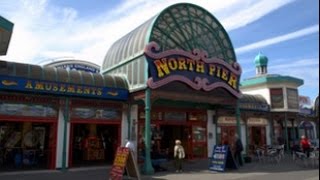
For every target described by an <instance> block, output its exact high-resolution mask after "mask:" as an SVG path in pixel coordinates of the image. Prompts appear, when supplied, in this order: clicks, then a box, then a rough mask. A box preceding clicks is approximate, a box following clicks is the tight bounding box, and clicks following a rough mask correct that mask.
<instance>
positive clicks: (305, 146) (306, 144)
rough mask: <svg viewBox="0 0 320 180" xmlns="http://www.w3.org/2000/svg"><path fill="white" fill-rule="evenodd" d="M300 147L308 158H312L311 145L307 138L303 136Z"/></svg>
mask: <svg viewBox="0 0 320 180" xmlns="http://www.w3.org/2000/svg"><path fill="white" fill-rule="evenodd" d="M300 146H301V149H302V152H303V153H305V154H306V155H307V157H309V156H310V151H311V143H310V141H309V139H308V138H306V136H304V135H302V136H301V140H300Z"/></svg>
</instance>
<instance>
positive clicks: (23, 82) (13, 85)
mask: <svg viewBox="0 0 320 180" xmlns="http://www.w3.org/2000/svg"><path fill="white" fill-rule="evenodd" d="M0 89H9V90H17V91H30V92H39V93H49V94H59V95H68V96H86V97H96V98H103V99H118V100H127V98H128V90H126V89H118V88H109V87H96V86H87V85H78V84H71V83H61V82H51V81H43V80H33V79H26V78H18V77H6V76H0Z"/></svg>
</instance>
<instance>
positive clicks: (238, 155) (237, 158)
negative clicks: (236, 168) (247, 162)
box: [234, 134, 243, 166]
mask: <svg viewBox="0 0 320 180" xmlns="http://www.w3.org/2000/svg"><path fill="white" fill-rule="evenodd" d="M235 138H236V141H235V152H234V159H235V161H236V162H237V163H238V164H239V165H240V166H243V162H242V157H241V152H242V151H243V145H242V142H241V139H240V138H239V135H238V134H235Z"/></svg>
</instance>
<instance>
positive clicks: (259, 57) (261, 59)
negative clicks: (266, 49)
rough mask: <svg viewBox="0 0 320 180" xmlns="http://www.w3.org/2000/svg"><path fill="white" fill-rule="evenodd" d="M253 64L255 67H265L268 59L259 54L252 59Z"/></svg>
mask: <svg viewBox="0 0 320 180" xmlns="http://www.w3.org/2000/svg"><path fill="white" fill-rule="evenodd" d="M254 63H255V64H256V66H266V65H268V58H267V56H265V55H263V54H261V53H259V54H258V55H257V56H256V57H255V58H254Z"/></svg>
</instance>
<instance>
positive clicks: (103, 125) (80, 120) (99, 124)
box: [69, 99, 125, 167]
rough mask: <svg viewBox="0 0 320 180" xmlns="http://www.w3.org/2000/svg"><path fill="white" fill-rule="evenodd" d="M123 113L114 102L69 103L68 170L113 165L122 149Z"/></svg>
mask: <svg viewBox="0 0 320 180" xmlns="http://www.w3.org/2000/svg"><path fill="white" fill-rule="evenodd" d="M122 109H123V105H122V104H121V103H115V102H103V101H101V100H97V101H95V102H92V101H90V100H79V99H74V100H73V101H72V106H71V117H70V123H71V130H70V134H71V135H70V139H71V144H70V149H69V166H70V167H79V166H88V165H105V164H112V161H113V159H114V155H115V152H116V149H117V147H118V146H120V145H121V123H122ZM123 131H125V129H124V130H123Z"/></svg>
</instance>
